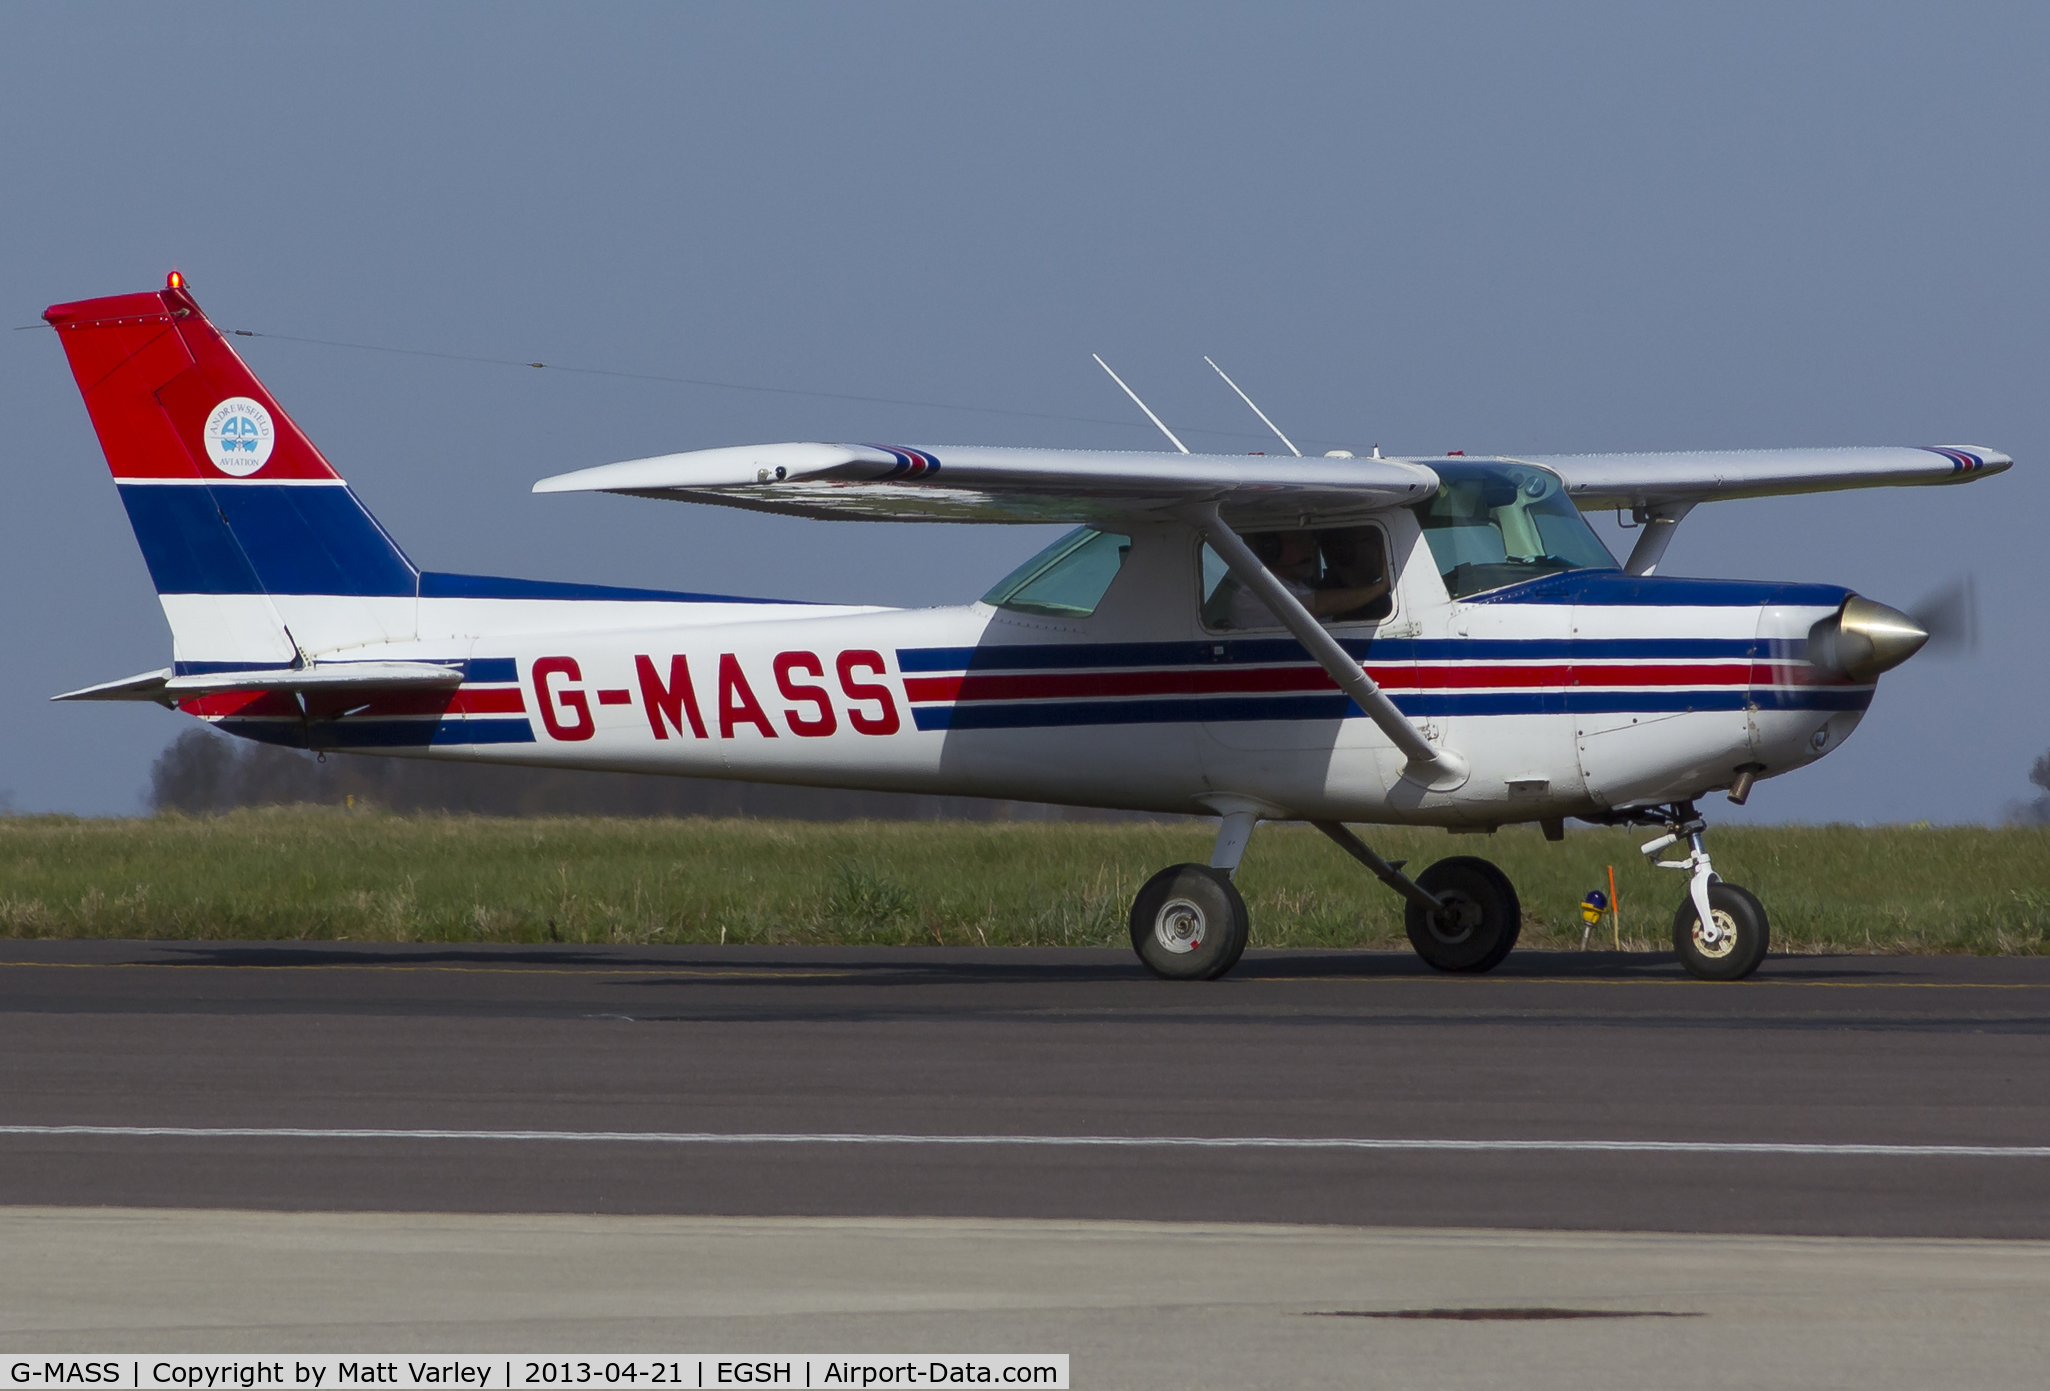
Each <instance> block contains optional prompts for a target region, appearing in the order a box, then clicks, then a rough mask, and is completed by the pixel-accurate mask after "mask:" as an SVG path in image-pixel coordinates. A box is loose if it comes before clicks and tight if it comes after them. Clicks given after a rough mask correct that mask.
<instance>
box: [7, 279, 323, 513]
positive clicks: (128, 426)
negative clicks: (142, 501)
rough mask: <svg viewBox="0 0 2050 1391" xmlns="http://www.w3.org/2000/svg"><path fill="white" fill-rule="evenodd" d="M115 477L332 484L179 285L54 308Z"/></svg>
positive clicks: (48, 314) (52, 319) (50, 316)
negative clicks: (303, 480) (308, 481)
mask: <svg viewBox="0 0 2050 1391" xmlns="http://www.w3.org/2000/svg"><path fill="white" fill-rule="evenodd" d="M43 317H44V318H45V319H46V320H48V321H49V323H50V326H51V327H52V328H55V329H56V330H57V337H58V340H59V341H60V342H62V343H63V344H64V353H65V356H66V357H67V358H69V359H70V362H71V374H72V376H74V377H75V378H77V379H78V389H79V391H80V392H81V393H82V394H83V395H84V396H85V406H86V410H87V411H88V412H89V413H90V414H91V415H92V420H93V428H94V429H95V430H96V431H98V432H99V436H100V447H101V448H102V449H103V450H105V451H106V455H107V463H108V465H109V466H110V467H112V469H113V470H114V477H115V478H116V479H119V480H122V481H134V482H147V481H152V480H157V481H165V480H170V479H185V478H190V479H203V480H206V481H208V482H213V483H225V482H230V481H232V480H234V479H238V478H247V479H249V480H251V481H252V482H278V481H289V480H293V479H320V480H328V479H339V477H340V475H338V474H337V473H336V472H335V471H334V469H333V468H331V467H330V466H329V465H328V462H327V460H326V459H324V458H322V457H321V453H320V451H319V450H318V449H316V448H314V447H313V441H311V440H309V439H308V438H306V435H305V433H304V432H303V431H301V430H300V428H299V427H298V426H297V425H295V424H293V423H292V418H291V417H290V416H288V415H286V414H285V412H284V410H283V408H282V407H280V406H279V405H278V403H277V401H276V400H274V399H273V398H272V396H271V394H270V393H269V392H268V391H266V390H265V389H264V386H263V383H262V382H259V381H258V380H257V379H256V374H255V373H254V372H251V371H250V370H249V366H248V364H247V363H245V362H243V361H242V359H241V357H240V356H239V355H237V353H236V352H235V350H234V349H233V348H232V347H230V346H229V345H228V341H227V339H225V338H223V337H222V336H221V333H220V331H219V330H218V329H216V328H215V327H214V326H213V325H212V324H210V323H208V322H207V318H206V315H205V314H203V313H201V312H200V309H199V305H198V304H197V303H196V302H194V300H193V298H192V295H191V293H190V292H189V291H187V290H186V289H185V287H184V285H183V283H182V282H181V281H180V280H178V279H177V278H176V277H174V278H173V281H172V283H171V284H170V285H168V286H167V287H166V288H164V289H162V290H158V291H154V292H152V293H149V294H140V295H111V296H108V297H107V298H105V299H87V300H79V301H78V302H76V303H73V304H53V305H51V306H50V307H49V308H48V309H46V310H44V311H43Z"/></svg>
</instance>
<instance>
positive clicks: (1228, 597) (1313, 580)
mask: <svg viewBox="0 0 2050 1391" xmlns="http://www.w3.org/2000/svg"><path fill="white" fill-rule="evenodd" d="M1246 544H1247V545H1248V546H1250V547H1252V549H1253V553H1254V554H1255V555H1257V556H1259V557H1260V559H1261V561H1262V562H1263V563H1264V564H1265V565H1266V566H1267V568H1268V569H1269V570H1272V571H1273V572H1274V575H1275V578H1277V579H1279V580H1280V581H1281V582H1282V584H1284V585H1286V586H1287V587H1288V590H1289V592H1290V593H1292V594H1294V595H1295V596H1296V598H1298V599H1300V600H1302V602H1303V607H1305V608H1307V609H1308V610H1309V611H1310V612H1311V613H1313V614H1315V615H1316V616H1317V618H1318V619H1319V620H1320V621H1321V622H1324V623H1376V622H1379V621H1380V620H1381V619H1384V618H1386V617H1388V615H1389V614H1390V613H1392V612H1393V611H1394V600H1393V598H1392V596H1391V594H1390V592H1389V589H1390V577H1389V573H1388V541H1387V537H1386V536H1385V535H1384V534H1383V533H1382V531H1381V528H1379V527H1377V526H1348V527H1330V528H1326V529H1325V530H1322V531H1302V530H1298V531H1267V532H1255V533H1253V534H1252V535H1249V536H1247V537H1246ZM1203 626H1204V627H1206V628H1209V629H1211V630H1213V631H1218V632H1225V631H1231V630H1235V629H1250V628H1279V627H1280V626H1281V620H1280V619H1278V618H1276V617H1275V616H1274V615H1273V614H1272V613H1270V612H1269V611H1268V609H1267V606H1266V605H1265V604H1263V603H1261V602H1260V601H1259V599H1258V598H1256V597H1255V596H1254V595H1253V593H1252V592H1251V591H1250V590H1247V589H1246V588H1245V587H1244V586H1242V585H1241V584H1240V583H1239V582H1238V579H1237V577H1236V576H1234V575H1233V574H1232V573H1231V571H1230V570H1229V569H1228V568H1227V567H1226V566H1225V563H1224V560H1223V558H1222V557H1221V556H1219V555H1218V554H1217V552H1215V551H1213V550H1211V549H1210V547H1209V546H1207V545H1206V546H1205V547H1203Z"/></svg>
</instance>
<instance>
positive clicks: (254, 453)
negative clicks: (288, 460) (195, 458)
mask: <svg viewBox="0 0 2050 1391" xmlns="http://www.w3.org/2000/svg"><path fill="white" fill-rule="evenodd" d="M275 443H277V435H276V433H275V432H274V431H273V430H272V429H271V423H270V412H269V411H267V410H265V409H264V408H263V407H262V406H260V405H258V404H257V403H256V402H254V401H252V400H250V399H249V398H248V397H247V396H230V397H229V398H228V399H227V400H225V401H223V402H221V403H220V404H219V405H218V406H215V407H214V409H213V414H211V415H209V416H208V417H207V418H206V455H207V457H208V458H209V459H212V460H213V463H214V467H215V468H217V469H219V470H220V471H221V472H222V473H228V474H233V475H234V476H235V477H237V478H247V477H248V476H249V475H250V474H252V473H255V472H256V471H257V470H258V469H260V468H262V467H263V466H264V465H265V464H266V463H268V462H269V461H270V451H271V446H272V445H273V444H275Z"/></svg>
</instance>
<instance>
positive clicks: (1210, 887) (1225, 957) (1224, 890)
mask: <svg viewBox="0 0 2050 1391" xmlns="http://www.w3.org/2000/svg"><path fill="white" fill-rule="evenodd" d="M1251 930H1252V919H1251V918H1250V917H1248V916H1247V914H1246V901H1245V900H1244V899H1243V898H1240V897H1239V891H1238V889H1237V888H1236V887H1234V886H1233V884H1232V882H1231V876H1230V875H1228V874H1226V873H1225V872H1224V871H1223V870H1221V869H1212V868H1210V866H1208V865H1169V866H1168V867H1167V868H1166V869H1163V870H1162V871H1160V873H1158V874H1156V875H1154V876H1153V877H1152V878H1151V879H1148V880H1147V881H1146V887H1145V888H1143V889H1141V890H1139V896H1138V897H1137V898H1135V899H1133V900H1132V950H1133V951H1136V952H1137V953H1139V959H1140V960H1141V961H1143V962H1145V963H1146V969H1147V970H1149V971H1151V972H1153V974H1154V975H1156V976H1165V977H1167V978H1168V979H1169V980H1215V979H1217V978H1218V977H1219V976H1221V975H1223V974H1224V973H1225V972H1226V971H1229V970H1230V969H1231V968H1232V967H1234V966H1236V965H1238V961H1239V957H1240V956H1241V955H1242V954H1243V953H1244V952H1245V950H1246V937H1247V936H1248V934H1249V933H1250V932H1251Z"/></svg>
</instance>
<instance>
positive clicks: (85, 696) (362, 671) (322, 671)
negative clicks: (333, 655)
mask: <svg viewBox="0 0 2050 1391" xmlns="http://www.w3.org/2000/svg"><path fill="white" fill-rule="evenodd" d="M462 684H463V669H462V668H461V667H459V666H441V665H438V664H436V663H432V662H334V663H329V664H328V665H325V666H322V665H314V666H310V667H271V668H266V669H263V670H258V671H220V672H209V673H206V674H204V675H192V676H178V675H176V674H174V672H173V671H172V669H171V668H168V667H166V668H165V669H164V670H162V671H147V672H144V673H142V674H141V675H140V676H130V677H128V678H126V679H125V680H121V681H108V682H104V683H102V684H101V685H98V686H87V687H85V688H84V689H82V690H76V691H66V692H65V693H64V694H63V695H57V696H51V697H50V699H52V700H150V701H155V702H156V703H157V704H159V705H176V704H177V703H178V702H179V701H181V700H190V699H191V698H192V697H194V696H202V695H214V694H216V693H218V692H221V691H287V692H305V693H308V694H311V693H313V692H315V691H350V690H363V691H371V690H378V691H393V690H399V691H414V690H437V689H438V690H454V689H455V688H456V687H457V686H460V685H462Z"/></svg>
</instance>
